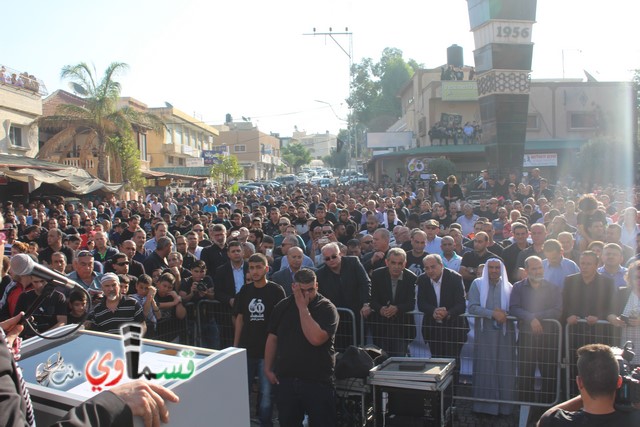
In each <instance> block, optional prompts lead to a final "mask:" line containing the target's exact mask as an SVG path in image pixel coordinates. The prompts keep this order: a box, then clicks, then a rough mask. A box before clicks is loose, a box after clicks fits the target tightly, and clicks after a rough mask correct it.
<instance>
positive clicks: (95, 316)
mask: <svg viewBox="0 0 640 427" xmlns="http://www.w3.org/2000/svg"><path fill="white" fill-rule="evenodd" d="M87 320H88V321H90V322H91V323H92V325H91V329H92V330H94V331H100V332H106V333H108V334H117V335H119V334H120V327H121V326H123V325H125V324H127V323H142V322H144V312H143V310H142V306H141V305H140V304H139V303H138V302H137V301H136V300H135V299H133V298H130V297H127V296H122V297H121V298H120V302H119V303H118V307H117V308H116V310H115V311H111V310H109V308H107V304H106V301H102V302H100V303H99V304H98V305H96V307H95V309H94V310H93V311H92V312H91V313H90V314H89V317H88V318H87Z"/></svg>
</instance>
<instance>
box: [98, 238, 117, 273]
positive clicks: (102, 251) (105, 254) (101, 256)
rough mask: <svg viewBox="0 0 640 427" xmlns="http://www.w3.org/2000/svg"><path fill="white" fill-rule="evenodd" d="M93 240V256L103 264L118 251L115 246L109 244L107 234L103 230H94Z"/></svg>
mask: <svg viewBox="0 0 640 427" xmlns="http://www.w3.org/2000/svg"><path fill="white" fill-rule="evenodd" d="M93 241H94V243H95V244H96V247H95V249H94V250H93V258H94V259H96V260H97V261H98V262H99V263H100V264H102V265H103V266H104V264H105V263H106V262H107V261H109V260H110V259H111V258H112V257H113V256H114V255H115V254H117V253H118V250H117V249H116V248H112V247H111V246H109V236H108V235H107V233H105V232H104V231H96V234H95V235H94V236H93Z"/></svg>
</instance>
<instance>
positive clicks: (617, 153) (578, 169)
mask: <svg viewBox="0 0 640 427" xmlns="http://www.w3.org/2000/svg"><path fill="white" fill-rule="evenodd" d="M631 151H632V148H631V147H630V146H629V145H628V144H625V143H624V142H621V141H616V140H610V139H605V138H598V139H593V140H591V141H589V142H588V143H586V144H584V145H583V146H582V147H580V152H579V153H578V158H577V159H576V161H575V162H574V163H573V176H574V177H576V178H577V180H578V181H579V182H581V183H582V184H583V185H584V186H585V187H584V188H592V187H593V185H595V184H601V185H608V184H616V185H629V184H630V182H629V175H630V174H631V171H630V169H629V168H628V167H625V165H629V158H632V157H633V154H632V153H631Z"/></svg>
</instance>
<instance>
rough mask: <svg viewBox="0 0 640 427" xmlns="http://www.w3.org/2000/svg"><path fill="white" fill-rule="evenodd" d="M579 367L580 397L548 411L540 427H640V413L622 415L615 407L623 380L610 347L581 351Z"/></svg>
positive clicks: (580, 349) (592, 347) (593, 346)
mask: <svg viewBox="0 0 640 427" xmlns="http://www.w3.org/2000/svg"><path fill="white" fill-rule="evenodd" d="M577 364H578V376H577V377H576V383H577V384H578V389H579V390H580V396H577V397H574V398H573V399H571V400H568V401H566V402H563V403H560V404H559V405H556V406H554V407H553V408H551V409H549V410H548V411H547V412H545V413H544V415H542V417H541V418H540V421H538V427H553V426H572V425H576V426H620V427H622V426H637V425H640V411H638V410H633V409H630V410H628V411H623V410H619V409H616V407H615V405H614V404H615V401H616V391H617V389H618V388H620V386H621V385H622V377H621V376H620V372H619V369H620V368H619V365H618V361H617V360H616V357H615V355H614V354H613V351H612V350H611V348H610V347H609V346H607V345H604V344H589V345H586V346H584V347H580V348H579V349H578V363H577Z"/></svg>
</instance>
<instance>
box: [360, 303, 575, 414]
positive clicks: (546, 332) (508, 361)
mask: <svg viewBox="0 0 640 427" xmlns="http://www.w3.org/2000/svg"><path fill="white" fill-rule="evenodd" d="M461 317H465V318H467V320H468V323H469V328H467V327H466V326H465V324H464V322H461V323H458V325H459V326H449V325H446V324H443V325H440V324H438V323H437V322H430V323H429V324H427V325H426V326H424V327H423V324H422V323H423V318H424V315H423V313H421V312H418V311H412V312H409V313H406V314H404V315H402V317H399V318H396V319H386V318H383V317H382V316H374V315H370V316H369V317H368V318H367V319H364V321H363V325H362V331H365V330H368V331H369V334H367V335H366V336H365V335H364V334H363V337H364V338H363V343H365V341H364V339H366V340H367V341H366V342H370V343H373V344H375V345H378V346H379V347H381V348H383V349H384V350H385V351H387V353H389V355H399V356H409V357H416V356H418V357H446V358H454V359H456V365H457V366H456V372H455V376H454V380H455V387H454V399H455V400H469V401H473V402H474V406H475V407H477V409H479V410H480V412H483V409H484V410H494V409H496V408H497V410H500V409H502V410H503V412H504V411H505V410H507V411H508V410H509V409H515V408H513V407H512V408H509V407H508V406H506V405H520V406H521V411H520V414H521V415H520V423H521V425H524V424H526V419H527V416H528V413H529V407H530V406H541V407H542V406H544V407H548V406H552V405H554V404H556V403H558V402H560V400H561V399H560V394H561V393H560V386H561V371H560V369H561V367H562V348H563V347H562V339H563V337H562V326H561V325H560V322H558V321H557V320H554V319H547V320H542V321H541V324H542V328H543V331H542V333H541V334H533V333H532V332H531V330H530V327H529V325H528V324H527V325H521V328H520V329H519V328H518V322H517V319H516V318H515V317H509V318H508V322H507V324H506V325H505V326H504V327H503V326H502V325H498V324H496V323H494V322H493V321H492V319H486V318H481V317H477V316H473V315H469V314H464V315H463V316H461ZM454 324H455V323H454ZM476 324H477V325H476ZM495 405H497V406H495ZM483 406H484V407H483ZM487 406H491V407H490V408H487Z"/></svg>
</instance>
